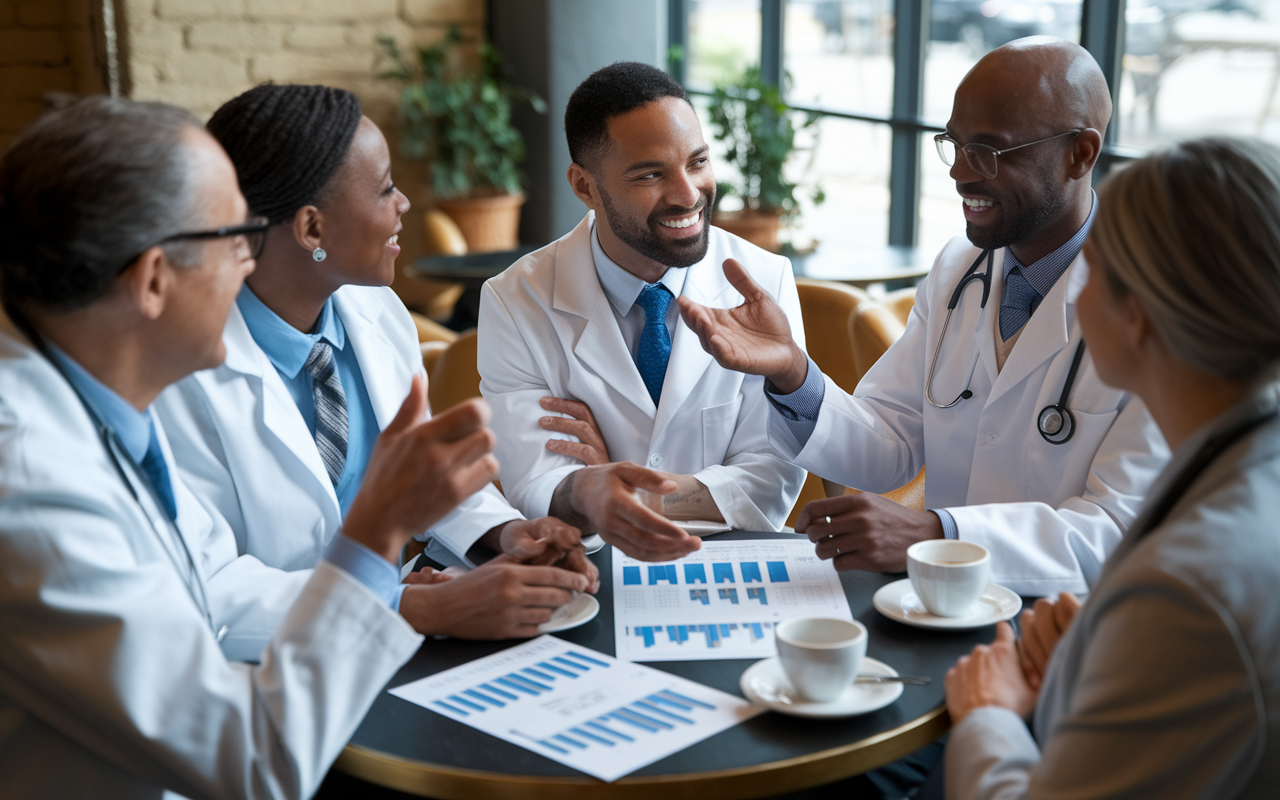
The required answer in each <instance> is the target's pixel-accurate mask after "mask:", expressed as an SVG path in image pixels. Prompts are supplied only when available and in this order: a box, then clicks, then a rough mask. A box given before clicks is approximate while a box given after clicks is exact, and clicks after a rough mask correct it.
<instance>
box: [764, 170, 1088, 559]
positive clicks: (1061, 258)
mask: <svg viewBox="0 0 1280 800" xmlns="http://www.w3.org/2000/svg"><path fill="white" fill-rule="evenodd" d="M1097 215H1098V195H1097V193H1096V192H1095V193H1094V194H1093V205H1092V206H1091V207H1090V209H1089V217H1088V219H1086V220H1085V222H1084V224H1083V225H1081V226H1080V229H1079V230H1078V231H1076V232H1075V235H1073V236H1072V237H1071V238H1070V239H1068V240H1067V241H1066V242H1064V243H1063V244H1062V245H1061V246H1060V247H1058V248H1057V249H1056V250H1054V251H1053V252H1052V253H1050V254H1049V255H1047V256H1045V257H1044V258H1041V259H1039V260H1038V261H1036V262H1035V263H1034V264H1031V265H1030V266H1023V265H1022V264H1021V263H1020V262H1019V261H1018V259H1017V257H1016V256H1015V255H1014V254H1013V251H1012V250H1009V249H1007V248H1006V249H1005V251H1004V253H1005V258H1004V271H1003V274H1004V277H1005V278H1008V277H1009V272H1010V271H1011V270H1013V268H1014V267H1020V268H1021V270H1022V275H1023V277H1025V278H1026V279H1027V283H1029V284H1031V288H1033V289H1035V290H1036V292H1037V293H1038V294H1039V295H1040V296H1039V298H1038V299H1036V300H1034V301H1033V302H1032V308H1031V310H1032V313H1034V312H1035V309H1036V308H1039V306H1040V301H1041V300H1043V299H1044V296H1045V295H1046V294H1048V293H1049V290H1050V289H1052V288H1053V285H1054V284H1055V283H1057V282H1058V278H1061V277H1062V275H1063V273H1065V272H1066V271H1067V267H1069V266H1071V262H1073V261H1075V260H1076V256H1078V255H1080V250H1081V248H1083V247H1084V241H1085V239H1087V238H1089V229H1090V228H1092V227H1093V220H1094V218H1095V217H1097ZM1002 286H1003V284H1002ZM764 389H765V397H767V398H769V403H770V405H772V406H773V410H774V411H775V412H777V414H778V416H780V417H782V419H783V420H784V421H785V422H786V425H787V428H788V429H789V430H790V431H791V433H792V434H793V435H794V436H795V437H796V441H797V442H798V443H799V444H800V447H802V448H803V447H804V446H805V444H806V443H808V441H809V437H810V436H812V435H813V430H814V428H815V427H817V425H818V412H819V411H821V410H822V400H823V398H824V397H825V396H826V383H824V382H823V380H822V373H821V372H820V371H819V370H818V365H817V364H815V363H813V359H812V358H810V359H809V371H808V373H807V374H806V375H805V377H804V383H803V384H801V386H800V388H799V389H796V390H795V391H794V392H792V393H790V394H779V393H778V392H776V391H775V389H776V387H775V386H774V385H773V384H772V383H769V382H768V381H765V385H764ZM929 510H930V511H932V512H933V513H935V514H937V515H938V519H940V520H941V521H942V532H943V533H944V534H945V535H946V537H947V538H948V539H956V538H958V537H959V535H960V532H959V529H958V528H957V527H956V521H955V518H954V517H952V516H951V512H949V511H947V510H946V509H941V508H931V509H929Z"/></svg>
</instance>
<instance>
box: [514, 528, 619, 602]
mask: <svg viewBox="0 0 1280 800" xmlns="http://www.w3.org/2000/svg"><path fill="white" fill-rule="evenodd" d="M498 544H499V549H500V550H501V551H502V553H504V554H505V555H507V556H510V557H511V558H512V559H514V560H515V561H517V562H519V563H521V564H531V565H534V566H555V567H560V568H561V569H567V570H569V571H571V572H577V573H579V574H581V575H584V576H586V578H587V581H588V582H589V585H588V586H587V591H588V592H591V593H592V594H595V592H596V590H598V589H599V588H600V570H598V569H596V565H595V564H593V563H591V559H589V558H587V551H586V550H584V549H583V547H582V533H581V532H580V531H579V530H578V529H577V528H575V527H573V526H572V525H569V524H567V523H564V522H561V521H560V520H558V519H556V518H555V517H540V518H539V519H529V520H525V519H517V520H512V521H511V522H508V523H507V524H506V525H504V526H502V533H501V535H500V536H499V539H498Z"/></svg>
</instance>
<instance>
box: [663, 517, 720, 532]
mask: <svg viewBox="0 0 1280 800" xmlns="http://www.w3.org/2000/svg"><path fill="white" fill-rule="evenodd" d="M671 521H672V522H674V523H675V524H676V525H679V526H680V527H681V528H684V531H685V533H687V534H689V535H691V536H710V535H711V534H713V533H724V532H725V531H731V530H733V528H730V527H729V526H728V525H725V524H724V523H723V522H710V521H708V520H702V519H673V520H671Z"/></svg>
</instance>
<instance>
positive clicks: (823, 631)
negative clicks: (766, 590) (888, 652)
mask: <svg viewBox="0 0 1280 800" xmlns="http://www.w3.org/2000/svg"><path fill="white" fill-rule="evenodd" d="M773 633H774V639H775V640H776V641H777V643H778V660H779V661H781V662H782V671H783V672H785V673H786V674H787V679H788V680H789V681H791V685H792V686H794V687H795V688H796V691H798V692H800V694H801V695H803V696H804V698H805V699H807V700H812V701H815V702H819V703H826V702H829V701H831V700H835V699H836V698H838V697H839V696H840V695H841V694H842V693H843V692H844V690H845V689H847V688H849V686H850V685H852V684H853V679H854V678H856V677H857V675H858V670H859V669H861V668H862V658H863V656H865V655H866V654H867V629H866V628H865V627H863V625H862V623H860V622H850V621H848V620H844V619H832V618H829V617H799V618H797V619H789V620H787V621H786V622H781V623H778V626H777V627H776V628H774V631H773Z"/></svg>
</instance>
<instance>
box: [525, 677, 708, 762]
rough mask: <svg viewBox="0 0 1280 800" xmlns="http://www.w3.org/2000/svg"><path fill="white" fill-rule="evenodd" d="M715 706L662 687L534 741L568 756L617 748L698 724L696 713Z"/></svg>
mask: <svg viewBox="0 0 1280 800" xmlns="http://www.w3.org/2000/svg"><path fill="white" fill-rule="evenodd" d="M715 708H716V707H715V706H714V705H712V704H710V703H705V702H703V701H701V700H695V699H693V698H692V697H686V696H685V695H682V694H680V693H679V692H673V691H671V690H670V689H664V690H663V691H661V692H657V693H654V694H651V695H648V696H647V697H642V698H640V699H639V700H636V701H634V702H632V703H629V704H627V705H625V706H622V707H620V708H615V709H614V710H612V711H609V712H606V713H604V714H602V715H600V716H599V717H596V718H595V719H593V720H589V721H587V722H582V723H579V724H578V725H574V726H573V727H570V728H566V729H565V730H562V731H559V732H558V733H553V734H551V735H550V736H547V737H546V738H544V739H538V740H534V741H537V742H538V744H539V745H541V746H543V747H545V748H547V749H548V750H550V751H552V752H555V753H559V754H560V755H568V754H569V753H571V752H580V751H590V750H591V749H593V748H605V747H619V746H625V745H627V744H630V743H634V742H636V741H639V740H642V739H644V738H645V737H647V736H661V735H663V734H665V733H667V732H669V731H674V730H680V729H681V728H685V727H688V726H690V725H696V724H698V720H697V714H698V712H701V711H704V710H707V711H714V710H715Z"/></svg>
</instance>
